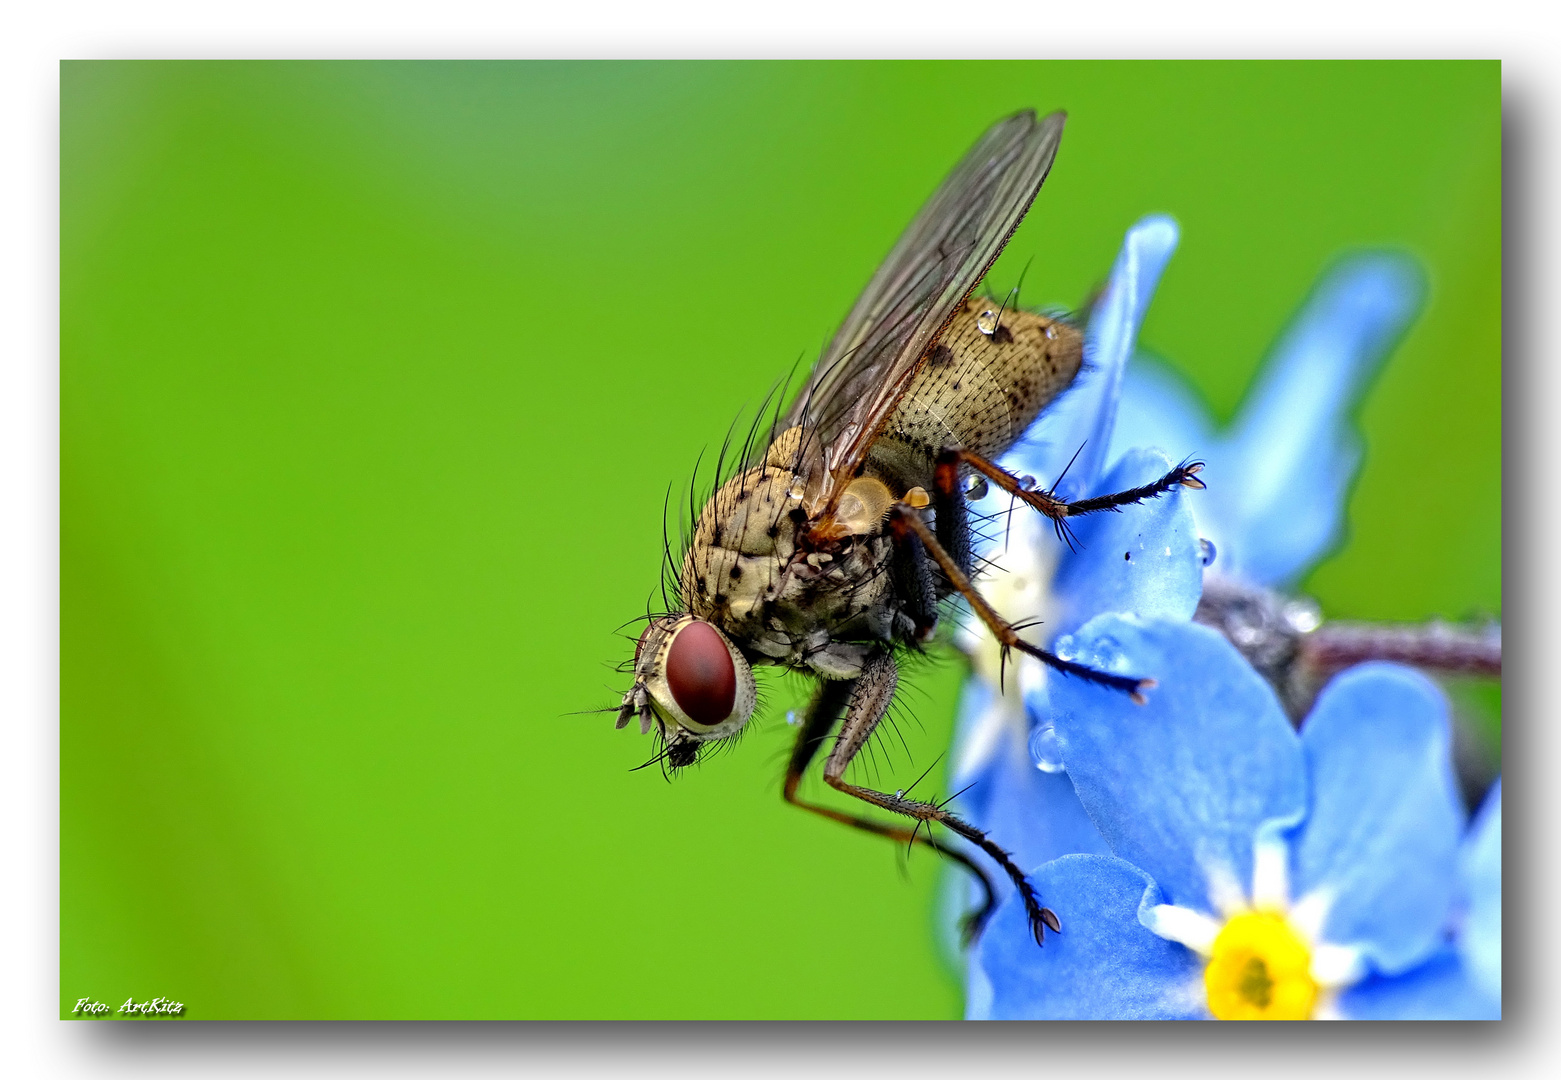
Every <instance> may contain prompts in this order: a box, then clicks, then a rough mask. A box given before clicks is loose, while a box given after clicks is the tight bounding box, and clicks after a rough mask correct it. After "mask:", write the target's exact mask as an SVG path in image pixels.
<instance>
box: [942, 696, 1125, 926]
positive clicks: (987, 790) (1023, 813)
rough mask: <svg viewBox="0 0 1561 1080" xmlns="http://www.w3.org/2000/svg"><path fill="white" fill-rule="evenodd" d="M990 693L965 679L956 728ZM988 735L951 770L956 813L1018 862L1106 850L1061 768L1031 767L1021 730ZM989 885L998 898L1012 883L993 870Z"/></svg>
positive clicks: (1025, 863) (986, 705)
mask: <svg viewBox="0 0 1561 1080" xmlns="http://www.w3.org/2000/svg"><path fill="white" fill-rule="evenodd" d="M995 697H996V695H995V694H994V693H993V692H992V689H991V687H989V686H988V685H987V684H986V683H984V682H983V681H981V680H979V679H972V680H970V682H969V683H967V684H966V688H965V694H964V702H963V703H962V706H961V709H960V717H961V727H962V728H967V727H968V721H967V718H971V717H973V716H974V715H976V713H977V712H978V711H985V710H986V709H988V708H990V707H991V705H992V703H993V700H994V699H995ZM966 737H967V738H968V735H967V736H966ZM988 737H990V738H993V741H994V745H993V746H992V747H991V749H990V751H989V752H988V753H987V754H985V755H984V756H983V758H982V760H981V761H979V762H977V763H975V764H974V766H973V767H968V768H963V769H961V770H960V771H959V772H957V773H956V776H955V779H954V786H955V787H956V788H964V789H965V790H964V792H963V793H962V794H961V795H960V796H959V798H958V799H957V800H956V802H955V804H954V809H955V810H956V811H957V812H958V814H959V815H960V816H961V817H963V818H964V819H965V820H966V821H968V822H970V823H971V824H972V825H975V826H976V827H977V828H980V829H981V830H983V831H984V832H986V833H987V834H988V835H989V836H991V838H992V840H993V841H994V842H995V843H996V844H998V845H999V846H1000V847H1002V848H1003V849H1004V850H1006V851H1008V852H1009V853H1010V854H1011V855H1012V856H1013V859H1014V861H1015V862H1016V863H1018V865H1020V866H1040V865H1041V864H1042V863H1045V862H1049V861H1051V860H1052V859H1055V858H1057V857H1058V856H1059V855H1071V854H1075V853H1078V852H1089V853H1093V854H1099V855H1105V854H1109V852H1110V849H1109V848H1107V847H1106V841H1105V839H1104V838H1103V837H1102V836H1101V835H1100V830H1098V829H1096V828H1095V825H1094V822H1092V821H1090V819H1089V815H1088V814H1086V813H1085V812H1084V806H1083V804H1081V803H1080V802H1079V797H1078V796H1077V795H1075V794H1074V792H1073V782H1072V781H1071V780H1069V779H1068V777H1067V775H1066V774H1065V773H1046V772H1042V771H1041V770H1040V769H1038V768H1036V767H1035V764H1034V762H1033V761H1032V759H1031V757H1030V753H1029V749H1028V746H1027V740H1026V739H1025V736H1024V732H1022V731H1019V730H1007V729H1005V730H1002V731H1000V732H998V733H996V734H995V736H988ZM977 857H978V858H980V857H981V856H977ZM971 884H972V889H973V891H972V893H971V897H972V899H974V900H979V899H980V894H979V886H976V885H975V883H974V882H972V883H971ZM992 884H993V885H994V887H996V889H997V890H998V895H999V898H1005V897H1006V896H1007V895H1008V893H1009V892H1010V891H1011V890H1012V888H1013V886H1012V884H1011V883H1010V882H1009V881H1008V879H1007V878H1006V877H1004V876H1003V875H1001V874H997V875H993V877H992Z"/></svg>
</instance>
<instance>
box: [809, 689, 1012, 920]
mask: <svg viewBox="0 0 1561 1080" xmlns="http://www.w3.org/2000/svg"><path fill="white" fill-rule="evenodd" d="M860 681H861V680H860V679H850V680H845V681H833V680H825V681H824V682H822V683H820V684H819V688H818V692H817V693H816V694H814V696H813V701H812V702H811V703H810V704H809V706H808V711H807V714H806V717H805V718H804V720H803V722H802V727H801V730H800V731H799V732H797V742H796V745H795V746H793V747H792V751H791V761H790V763H789V764H788V765H787V766H786V780H785V784H784V786H783V787H782V788H781V795H782V797H784V798H785V800H786V801H787V802H789V803H791V804H792V805H793V806H799V807H801V808H802V809H804V810H808V811H811V812H812V813H815V814H818V815H820V816H822V817H827V818H829V819H830V820H831V821H838V822H840V823H841V824H842V825H849V826H851V827H852V828H855V829H861V830H863V831H864V832H870V833H874V834H876V835H878V836H882V837H886V838H887V839H889V840H893V841H895V842H896V843H902V844H907V845H909V844H922V845H924V846H926V847H930V848H932V850H934V851H936V852H937V853H938V854H940V855H942V856H944V857H945V858H948V859H952V860H953V861H954V862H956V863H958V864H959V865H960V866H962V867H964V868H965V869H966V870H968V871H969V872H970V873H971V874H972V875H973V876H974V877H975V879H976V881H977V882H979V883H980V885H981V890H982V894H983V899H982V902H981V906H980V907H978V908H976V909H975V910H974V911H972V912H970V913H969V914H968V915H966V916H965V918H964V920H963V932H964V939H965V943H966V944H967V945H968V944H970V943H971V942H972V941H974V940H975V939H976V937H977V936H978V935H979V934H980V933H981V928H982V927H983V926H985V925H986V921H987V920H988V919H989V918H991V916H992V912H993V911H994V910H995V909H996V907H997V893H996V891H995V890H994V889H993V888H992V883H991V882H990V881H989V880H987V876H986V873H985V872H984V871H983V870H982V869H981V868H980V867H979V866H977V865H976V864H975V863H974V862H972V861H971V859H970V857H969V856H968V855H966V854H965V853H964V852H962V851H959V850H958V849H956V848H953V847H950V846H949V845H948V844H945V843H944V842H943V841H941V840H939V839H937V838H936V837H934V836H932V835H931V830H928V829H922V828H921V827H920V826H917V827H916V828H911V829H907V828H904V827H902V826H898V825H890V824H888V823H887V822H882V821H874V820H873V819H872V818H867V817H860V816H858V815H856V814H847V813H844V812H843V811H840V810H835V809H833V808H832V807H828V806H820V805H819V804H817V803H811V802H808V801H806V800H804V799H801V798H799V797H798V796H797V788H798V787H799V786H800V784H801V783H802V774H803V773H804V772H806V771H807V767H808V765H809V763H811V762H812V760H813V758H814V756H815V755H817V754H818V751H819V749H820V748H821V747H822V746H823V744H824V743H825V742H826V741H827V740H828V738H829V733H830V731H831V729H833V728H834V726H835V722H836V721H837V720H839V719H840V713H841V710H842V709H844V708H846V707H847V706H848V704H850V703H851V702H852V701H853V700H854V693H855V690H856V687H857V685H858V684H859V683H860ZM884 707H885V708H887V707H888V703H887V702H885V703H884ZM853 753H854V751H853Z"/></svg>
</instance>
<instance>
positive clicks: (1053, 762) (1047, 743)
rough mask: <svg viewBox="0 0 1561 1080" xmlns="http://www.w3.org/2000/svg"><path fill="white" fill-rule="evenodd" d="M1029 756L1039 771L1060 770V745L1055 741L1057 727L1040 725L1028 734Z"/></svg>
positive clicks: (1053, 771) (1050, 771)
mask: <svg viewBox="0 0 1561 1080" xmlns="http://www.w3.org/2000/svg"><path fill="white" fill-rule="evenodd" d="M1030 757H1032V758H1033V759H1034V760H1035V767H1036V768H1037V769H1040V770H1041V772H1044V773H1056V772H1062V746H1061V744H1060V743H1058V741H1057V729H1056V728H1055V727H1053V726H1052V725H1051V724H1043V725H1041V726H1040V727H1038V728H1036V729H1035V734H1033V735H1031V736H1030Z"/></svg>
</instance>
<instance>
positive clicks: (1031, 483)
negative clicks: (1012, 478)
mask: <svg viewBox="0 0 1561 1080" xmlns="http://www.w3.org/2000/svg"><path fill="white" fill-rule="evenodd" d="M1019 490H1020V491H1034V490H1035V477H1033V476H1021V477H1020V478H1019Z"/></svg>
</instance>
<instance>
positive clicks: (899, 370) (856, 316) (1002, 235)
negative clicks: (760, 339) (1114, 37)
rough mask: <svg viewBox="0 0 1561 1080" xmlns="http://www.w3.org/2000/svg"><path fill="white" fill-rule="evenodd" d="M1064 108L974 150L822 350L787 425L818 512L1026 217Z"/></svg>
mask: <svg viewBox="0 0 1561 1080" xmlns="http://www.w3.org/2000/svg"><path fill="white" fill-rule="evenodd" d="M1065 118H1066V114H1064V113H1061V112H1055V113H1052V114H1051V115H1050V116H1047V117H1046V118H1045V119H1044V120H1037V119H1036V118H1035V112H1034V111H1033V110H1026V111H1024V112H1021V113H1016V114H1015V115H1013V116H1010V117H1008V118H1007V119H1006V120H1002V121H999V122H998V123H997V124H996V125H994V126H993V127H992V128H991V129H990V130H989V131H988V132H987V133H986V134H985V135H983V136H981V139H980V140H979V141H978V142H977V143H976V144H975V146H973V147H971V148H970V151H969V153H967V154H966V155H965V156H964V157H963V158H962V159H961V160H960V162H959V164H958V165H956V166H954V171H953V172H951V173H949V175H948V178H947V179H946V180H944V181H943V184H942V186H941V187H939V188H938V190H937V191H936V192H935V193H934V194H933V196H932V198H931V199H929V200H928V201H927V203H926V205H924V206H923V207H922V208H921V212H920V213H918V214H917V215H916V218H915V220H914V221H912V222H911V224H910V227H909V228H907V229H906V230H905V233H904V235H902V236H901V237H900V239H899V242H898V243H896V244H895V245H894V249H893V250H892V251H890V252H889V257H888V258H886V259H885V260H884V261H883V265H882V266H880V267H879V268H878V272H877V273H875V274H874V275H873V279H872V281H870V282H868V285H867V291H866V292H864V293H862V296H861V299H859V300H858V301H857V302H856V306H855V307H853V308H852V309H851V314H850V315H848V316H846V321H845V323H844V324H843V325H842V326H841V327H840V329H839V330H838V331H837V332H836V334H835V337H834V340H832V341H831V342H830V343H829V347H828V348H827V349H825V350H824V354H823V356H821V357H820V358H819V362H818V364H817V365H816V366H815V367H814V369H813V373H812V375H811V376H810V377H809V379H808V382H807V385H806V386H804V387H803V388H802V392H801V393H800V394H799V395H798V397H797V400H796V402H795V404H793V406H792V408H791V411H790V413H789V414H788V416H787V418H786V422H785V424H784V425H782V427H783V429H784V428H788V427H793V426H796V425H802V426H803V428H804V430H805V431H806V432H807V433H808V435H809V439H808V442H809V443H811V444H812V445H813V446H815V447H817V448H819V449H821V450H822V454H817V453H815V454H810V455H809V458H810V460H811V461H812V462H813V465H812V468H813V470H814V471H816V472H819V473H820V474H821V475H815V476H809V477H808V488H809V490H810V493H811V492H813V491H817V495H816V496H815V497H814V500H813V503H812V506H813V510H814V513H813V516H814V517H815V518H817V517H818V516H820V515H822V514H824V513H828V512H829V511H831V510H832V509H833V506H834V502H835V500H836V498H838V496H839V493H840V491H841V490H843V488H844V486H845V484H846V483H849V481H850V480H851V477H852V474H853V473H854V472H855V471H856V468H857V466H858V465H859V464H860V463H861V461H862V459H863V458H864V457H865V456H866V454H867V450H868V448H869V447H870V446H871V445H872V442H873V439H874V438H876V437H877V434H878V429H879V428H880V427H881V426H882V425H883V423H884V422H885V421H886V420H887V419H888V418H889V416H890V415H891V414H892V413H893V412H894V407H895V405H896V404H897V403H898V402H899V400H900V397H901V396H902V395H903V394H904V393H905V391H906V389H907V388H908V387H909V386H910V384H911V381H912V380H913V379H914V378H915V375H916V371H917V368H918V367H919V366H920V364H921V360H922V358H923V357H924V356H925V355H926V354H927V353H928V352H929V351H931V349H932V347H933V346H934V345H936V344H937V341H938V337H939V336H940V335H941V334H942V333H943V330H944V329H945V327H947V325H948V323H949V321H950V320H951V319H952V318H953V316H954V312H955V311H956V310H957V309H958V308H959V305H960V304H962V303H963V302H964V300H965V297H966V296H968V295H969V294H970V291H971V290H972V289H973V288H975V287H976V284H977V283H978V282H980V280H981V279H982V277H984V276H985V275H986V272H987V270H988V269H989V268H990V267H991V265H992V263H993V262H994V261H995V260H996V259H997V256H998V254H999V253H1000V252H1001V251H1002V250H1003V245H1005V244H1006V243H1008V238H1009V237H1010V236H1012V235H1013V231H1014V229H1016V228H1017V227H1018V225H1019V222H1020V221H1022V220H1023V219H1024V215H1025V211H1027V210H1028V209H1029V208H1030V203H1031V202H1033V201H1034V199H1035V195H1036V192H1038V191H1039V190H1040V188H1041V183H1042V182H1043V181H1044V180H1045V179H1046V174H1047V172H1048V171H1050V169H1051V165H1052V160H1053V159H1054V158H1055V157H1056V156H1057V143H1058V141H1059V140H1060V139H1061V138H1062V125H1063V121H1064V119H1065Z"/></svg>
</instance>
